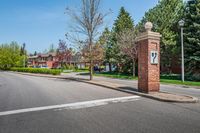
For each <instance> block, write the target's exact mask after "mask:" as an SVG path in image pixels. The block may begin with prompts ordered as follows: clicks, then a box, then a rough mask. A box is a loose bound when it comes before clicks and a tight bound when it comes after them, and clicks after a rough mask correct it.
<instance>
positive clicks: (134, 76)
mask: <svg viewBox="0 0 200 133" xmlns="http://www.w3.org/2000/svg"><path fill="white" fill-rule="evenodd" d="M133 77H135V60H134V59H133Z"/></svg>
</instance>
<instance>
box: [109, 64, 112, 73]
mask: <svg viewBox="0 0 200 133" xmlns="http://www.w3.org/2000/svg"><path fill="white" fill-rule="evenodd" d="M109 71H110V72H112V65H111V63H110V62H109Z"/></svg>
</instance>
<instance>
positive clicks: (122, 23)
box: [110, 7, 134, 72]
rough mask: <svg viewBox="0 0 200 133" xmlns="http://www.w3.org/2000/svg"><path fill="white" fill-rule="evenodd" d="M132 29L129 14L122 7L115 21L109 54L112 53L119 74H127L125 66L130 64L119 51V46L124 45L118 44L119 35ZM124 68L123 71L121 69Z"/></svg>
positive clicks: (132, 24) (132, 23)
mask: <svg viewBox="0 0 200 133" xmlns="http://www.w3.org/2000/svg"><path fill="white" fill-rule="evenodd" d="M132 29H134V22H133V20H132V18H131V16H130V14H129V13H128V12H127V11H126V10H125V9H124V7H121V9H120V12H119V15H118V17H117V19H116V20H115V23H114V26H113V30H112V41H111V43H112V44H111V45H110V46H111V49H110V50H111V53H113V55H112V56H113V58H114V62H116V63H117V66H118V67H117V68H118V70H117V71H119V72H127V68H126V66H128V65H129V64H130V61H129V59H128V58H127V55H126V54H124V52H123V51H122V50H121V47H123V46H120V45H124V44H122V43H118V41H119V39H118V37H119V34H121V33H123V32H124V33H125V31H126V30H132ZM123 66H125V67H124V70H122V69H123Z"/></svg>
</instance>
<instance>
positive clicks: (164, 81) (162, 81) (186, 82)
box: [160, 79, 200, 86]
mask: <svg viewBox="0 0 200 133" xmlns="http://www.w3.org/2000/svg"><path fill="white" fill-rule="evenodd" d="M160 82H161V83H166V84H178V85H189V86H200V82H193V81H185V82H184V83H183V82H182V81H181V80H169V79H160Z"/></svg>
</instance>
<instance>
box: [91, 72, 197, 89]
mask: <svg viewBox="0 0 200 133" xmlns="http://www.w3.org/2000/svg"><path fill="white" fill-rule="evenodd" d="M94 75H95V76H101V77H109V78H117V79H132V80H137V79H138V77H133V76H131V75H127V74H121V73H108V72H105V73H96V74H94ZM160 82H161V83H165V84H177V85H188V86H200V82H194V81H185V82H182V81H181V80H174V79H165V78H164V77H161V79H160Z"/></svg>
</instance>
